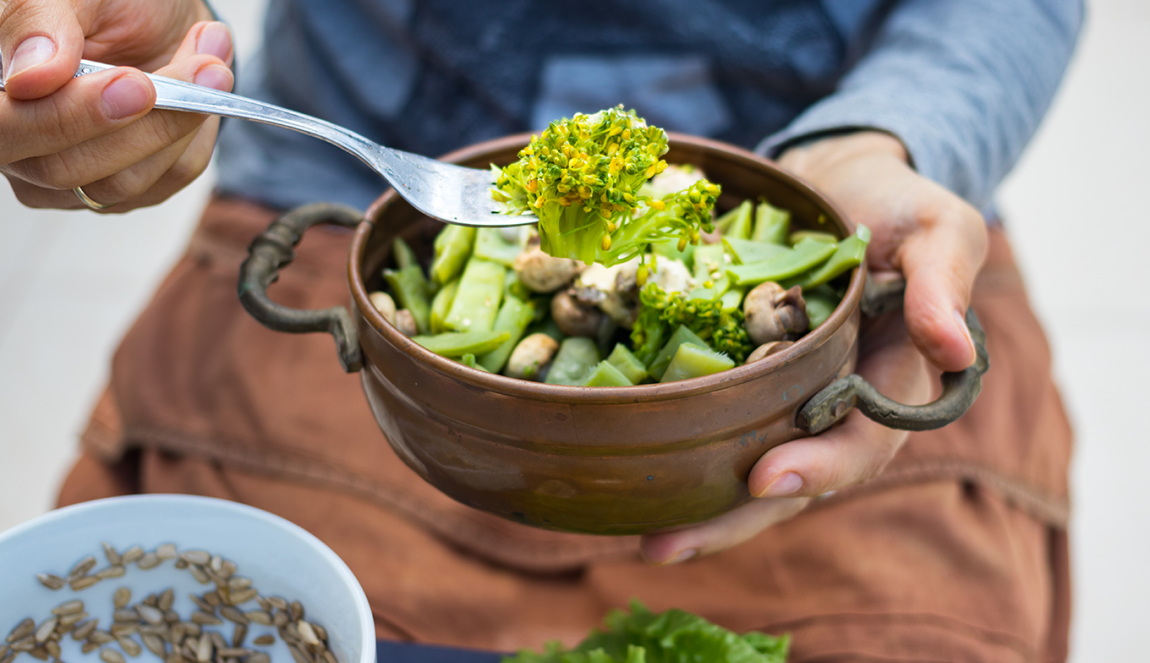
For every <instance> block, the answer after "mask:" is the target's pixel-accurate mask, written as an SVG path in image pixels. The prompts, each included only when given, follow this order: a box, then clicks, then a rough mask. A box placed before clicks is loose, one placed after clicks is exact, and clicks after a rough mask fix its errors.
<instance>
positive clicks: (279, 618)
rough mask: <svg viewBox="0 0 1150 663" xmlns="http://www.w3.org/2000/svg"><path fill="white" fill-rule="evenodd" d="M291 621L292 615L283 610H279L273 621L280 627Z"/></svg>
mask: <svg viewBox="0 0 1150 663" xmlns="http://www.w3.org/2000/svg"><path fill="white" fill-rule="evenodd" d="M289 621H291V616H290V615H288V614H287V613H286V612H284V611H283V610H277V611H276V614H275V617H273V618H272V623H273V624H275V625H276V626H278V627H280V628H283V627H284V626H286V625H287V623H288V622H289Z"/></svg>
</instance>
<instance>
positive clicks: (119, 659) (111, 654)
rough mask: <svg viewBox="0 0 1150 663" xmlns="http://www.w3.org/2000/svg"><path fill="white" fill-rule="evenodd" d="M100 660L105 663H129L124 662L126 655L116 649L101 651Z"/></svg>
mask: <svg viewBox="0 0 1150 663" xmlns="http://www.w3.org/2000/svg"><path fill="white" fill-rule="evenodd" d="M100 660H102V661H104V663H127V661H125V660H124V655H123V654H121V653H120V652H118V651H116V650H115V649H101V650H100Z"/></svg>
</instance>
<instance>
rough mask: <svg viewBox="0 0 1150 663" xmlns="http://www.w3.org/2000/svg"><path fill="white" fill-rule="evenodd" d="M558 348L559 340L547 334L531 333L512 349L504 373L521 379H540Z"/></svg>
mask: <svg viewBox="0 0 1150 663" xmlns="http://www.w3.org/2000/svg"><path fill="white" fill-rule="evenodd" d="M558 349H559V342H558V341H556V340H555V339H553V338H551V337H550V336H548V335H547V334H531V335H530V336H527V337H526V338H524V339H523V340H522V341H519V344H518V345H516V346H515V349H514V350H512V351H511V356H510V357H508V359H507V366H505V367H504V368H503V374H504V375H506V376H507V377H510V378H519V379H521V380H539V378H540V376H541V375H542V374H543V371H544V370H545V369H546V368H547V367H548V366H550V365H551V360H552V359H554V358H555V352H556V351H557V350H558Z"/></svg>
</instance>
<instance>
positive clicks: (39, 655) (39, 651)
mask: <svg viewBox="0 0 1150 663" xmlns="http://www.w3.org/2000/svg"><path fill="white" fill-rule="evenodd" d="M28 655H29V656H31V657H32V658H35V659H39V660H41V661H47V660H48V651H47V650H46V649H44V648H43V647H37V648H35V649H33V650H32V651H30V652H28Z"/></svg>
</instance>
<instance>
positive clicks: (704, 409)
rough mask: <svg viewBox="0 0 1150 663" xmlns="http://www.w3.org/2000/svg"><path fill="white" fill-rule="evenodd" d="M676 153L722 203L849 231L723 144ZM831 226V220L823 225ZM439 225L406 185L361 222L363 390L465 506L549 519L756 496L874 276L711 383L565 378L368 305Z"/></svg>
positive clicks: (840, 349)
mask: <svg viewBox="0 0 1150 663" xmlns="http://www.w3.org/2000/svg"><path fill="white" fill-rule="evenodd" d="M528 138H529V137H528V136H525V135H523V136H512V137H509V138H504V139H499V140H494V141H489V142H486V143H482V144H479V145H476V146H473V147H470V148H467V149H464V150H460V151H458V152H455V153H453V154H451V155H448V156H447V157H444V160H446V161H451V162H454V163H459V164H462V165H465V166H473V167H477V168H484V167H487V166H488V165H489V164H491V163H495V164H506V163H510V162H511V161H514V160H515V158H516V155H517V153H518V151H519V150H520V149H521V148H522V147H523V146H524V145H526V143H527V141H528ZM664 158H665V159H666V160H667V161H668V162H669V163H691V164H695V165H697V166H700V167H701V168H702V169H703V170H704V172H706V174H707V177H708V179H710V180H712V181H714V182H717V183H719V184H721V185H722V187H723V195H722V198H721V199H720V201H719V207H720V208H730V207H733V206H734V205H735V204H737V203H738V202H741V201H742V200H745V199H757V198H759V197H760V196H764V197H766V198H767V199H768V200H770V201H771V203H772V204H773V205H775V206H778V207H781V208H783V209H787V210H789V211H790V212H791V213H792V219H793V221H792V223H793V224H794V225H795V226H796V227H798V228H816V227H817V228H818V229H819V230H830V231H831V232H834V233H836V234H838V235H839V236H840V237H845V236H847V235H848V234H850V232H852V231H853V227H852V226H851V225H850V224H849V222H848V221H847V220H846V219H844V218H843V216H842V215H841V214H840V213H839V212H838V210H836V209H835V207H834V205H832V204H831V203H830V202H829V201H828V200H827V199H826V198H824V197H823V196H822V195H820V194H819V193H817V192H816V191H815V190H814V189H812V188H811V187H810V186H808V185H806V184H804V183H803V182H801V181H799V180H797V179H796V178H794V177H792V176H790V175H788V174H786V173H784V172H782V171H781V170H779V169H778V168H777V167H775V166H774V165H773V164H772V163H771V162H769V161H767V160H765V159H763V158H761V157H758V156H756V155H754V154H752V153H750V152H747V151H745V150H742V149H739V148H735V147H732V146H729V145H725V144H722V143H718V142H714V141H710V140H706V139H701V138H693V137H688V136H682V135H672V136H671V141H670V152H669V153H668V154H667V155H666V156H665V157H664ZM820 218H821V219H822V222H821V223H820V222H819V219H820ZM441 227H442V225H441V224H440V223H438V222H435V221H432V220H431V219H428V218H427V217H424V216H423V215H422V214H420V213H419V212H417V211H416V210H415V209H414V208H412V207H411V206H410V205H408V204H407V203H406V202H405V201H404V200H403V199H402V198H400V197H399V196H398V195H396V194H395V192H394V191H389V192H388V193H386V194H384V195H383V196H381V197H380V198H379V199H378V200H377V201H376V202H375V204H374V205H372V207H371V209H370V210H369V211H368V213H367V220H366V222H364V223H362V224H360V226H359V228H358V230H357V232H356V233H355V238H354V240H353V243H352V248H351V256H350V259H349V263H348V281H349V285H350V288H351V294H352V300H353V304H354V307H353V309H354V310H353V311H352V317H353V318H354V321H355V326H356V329H357V331H358V336H359V344H360V347H361V348H362V362H363V368H362V374H361V375H362V382H363V389H364V392H365V393H366V395H367V398H368V401H369V403H370V404H371V409H372V412H373V413H374V414H375V418H376V420H377V421H378V422H379V425H380V428H381V429H382V430H383V433H384V434H385V435H386V436H387V440H388V442H389V443H390V444H391V446H392V447H393V448H394V449H395V452H396V453H397V454H399V456H400V457H401V458H402V459H403V460H404V462H405V463H407V465H409V466H410V467H411V468H412V469H413V470H415V471H416V472H418V473H419V474H420V476H422V477H423V478H424V479H426V480H427V481H428V482H430V483H431V484H433V485H434V486H436V487H437V488H438V489H440V490H441V491H443V492H444V493H446V494H447V495H449V496H451V497H453V498H455V499H456V500H458V501H460V502H462V503H464V504H467V505H470V506H472V507H475V508H477V509H480V510H483V511H487V512H490V513H494V514H497V515H500V516H503V517H504V518H508V519H511V520H515V521H518V522H521V523H525V524H528V525H533V526H537V527H543V528H549V529H558V530H567V531H575V532H586V533H593V534H637V533H642V532H647V531H650V530H655V529H661V528H665V527H673V526H676V525H685V524H689V523H695V522H699V521H703V520H707V519H708V518H712V517H714V516H717V515H719V514H722V513H724V512H726V511H729V510H731V509H733V508H735V507H737V506H739V505H740V504H743V503H745V502H747V501H748V500H750V499H751V496H750V494H749V493H748V491H747V476H748V474H749V472H750V470H751V467H752V466H753V465H754V463H755V462H756V461H757V460H758V459H759V457H760V456H762V455H763V454H764V453H765V452H766V451H767V450H768V449H770V448H772V447H775V446H777V445H779V444H782V443H784V442H787V441H789V440H793V439H796V438H799V437H803V436H805V435H808V433H806V432H804V431H803V430H802V429H801V428H800V427H798V425H797V424H796V412H797V410H798V409H799V407H800V406H801V405H803V403H804V402H805V401H806V400H807V399H808V398H810V396H811V395H813V394H815V393H816V392H818V391H819V390H821V389H823V388H824V387H826V386H827V385H829V384H830V383H831V382H833V381H834V380H836V378H841V377H843V376H845V375H847V374H848V373H850V372H851V370H852V369H853V366H854V361H855V355H856V345H857V340H858V333H859V319H860V313H859V303H860V299H861V297H862V293H863V283H864V270H863V269H862V268H859V269H855V270H854V271H853V273H852V274H851V275H850V285H849V287H848V288H847V291H846V296H845V297H844V298H843V300H842V303H840V304H839V306H838V308H837V309H836V310H835V311H834V313H833V314H832V315H831V316H830V318H829V319H828V320H827V321H826V322H825V323H823V324H822V325H820V326H819V327H818V328H817V329H815V330H814V331H813V332H811V333H809V334H807V335H806V336H804V337H803V338H802V339H801V340H799V341H798V342H797V343H795V344H794V345H793V346H792V347H790V348H788V349H787V350H785V351H783V352H781V353H779V354H776V355H773V356H771V357H768V358H766V359H763V360H760V361H757V362H755V363H753V364H751V365H747V366H739V367H736V368H734V369H731V370H729V371H725V372H722V373H717V374H715V375H710V376H706V377H701V378H694V379H691V380H684V381H681V382H672V383H667V384H649V385H640V386H634V387H600V388H587V387H569V386H559V385H549V384H541V383H537V382H529V381H525V380H516V379H512V378H508V377H504V376H501V375H493V374H490V373H485V372H482V371H479V370H475V369H471V368H467V367H466V366H463V365H462V364H459V363H456V362H454V361H451V360H449V359H446V358H444V357H441V356H439V355H436V354H433V353H432V352H430V351H428V350H425V349H424V348H422V347H421V346H419V345H417V344H416V343H415V342H413V341H411V340H410V339H408V338H407V337H405V336H403V335H402V334H400V333H399V332H398V331H397V330H396V329H395V328H394V327H392V326H391V325H390V324H388V323H387V322H385V321H384V319H383V317H382V316H381V315H380V314H379V313H378V312H377V311H376V310H375V308H374V307H373V306H372V305H371V302H370V300H369V299H368V293H370V292H372V291H374V290H379V289H382V288H383V284H382V278H381V276H380V271H381V270H382V269H383V267H385V266H388V265H390V262H389V259H390V251H391V245H392V240H393V239H394V238H395V237H396V236H400V237H403V238H404V239H405V240H406V241H407V242H408V243H410V244H411V245H412V246H413V247H416V250H417V252H419V251H421V250H422V251H423V256H424V257H427V256H429V254H430V246H431V240H432V238H433V237H434V236H435V234H436V233H437V232H438V231H439V229H440V228H441Z"/></svg>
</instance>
